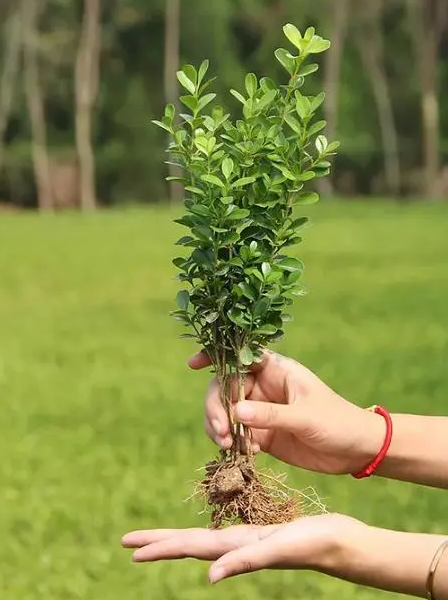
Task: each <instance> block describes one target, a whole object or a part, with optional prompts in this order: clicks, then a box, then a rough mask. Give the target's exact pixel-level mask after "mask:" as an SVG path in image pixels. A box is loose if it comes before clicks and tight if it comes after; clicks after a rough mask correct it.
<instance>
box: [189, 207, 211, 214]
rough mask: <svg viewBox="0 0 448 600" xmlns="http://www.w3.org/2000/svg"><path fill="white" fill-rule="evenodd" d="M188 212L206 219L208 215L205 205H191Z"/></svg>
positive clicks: (208, 211)
mask: <svg viewBox="0 0 448 600" xmlns="http://www.w3.org/2000/svg"><path fill="white" fill-rule="evenodd" d="M190 212H192V213H194V214H195V215H200V216H201V217H208V216H209V215H210V210H209V208H208V206H206V205H205V204H193V205H192V206H190Z"/></svg>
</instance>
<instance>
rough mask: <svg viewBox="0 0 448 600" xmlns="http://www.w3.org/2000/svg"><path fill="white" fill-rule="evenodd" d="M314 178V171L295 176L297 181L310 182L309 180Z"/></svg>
mask: <svg viewBox="0 0 448 600" xmlns="http://www.w3.org/2000/svg"><path fill="white" fill-rule="evenodd" d="M315 176H316V173H314V171H306V172H305V173H301V174H300V175H298V176H297V181H310V180H311V179H314V177H315Z"/></svg>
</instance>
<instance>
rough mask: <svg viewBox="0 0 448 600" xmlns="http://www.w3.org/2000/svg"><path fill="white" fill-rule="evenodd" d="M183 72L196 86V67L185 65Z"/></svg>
mask: <svg viewBox="0 0 448 600" xmlns="http://www.w3.org/2000/svg"><path fill="white" fill-rule="evenodd" d="M182 71H183V72H184V73H185V75H186V76H187V77H188V79H189V80H190V81H191V82H193V84H194V85H195V86H196V82H197V80H198V74H197V72H196V69H195V68H194V66H193V65H184V66H183V67H182Z"/></svg>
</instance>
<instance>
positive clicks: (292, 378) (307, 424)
mask: <svg viewBox="0 0 448 600" xmlns="http://www.w3.org/2000/svg"><path fill="white" fill-rule="evenodd" d="M189 365H190V367H191V368H192V369H201V368H203V367H205V366H208V365H210V360H209V359H208V357H207V356H206V355H205V354H204V353H203V352H200V353H198V354H196V355H195V356H193V357H192V358H191V359H190V361H189ZM245 394H246V398H247V399H248V401H243V402H237V403H235V404H234V413H235V419H236V420H237V421H239V422H241V423H243V424H244V425H247V426H249V427H250V428H251V430H252V435H253V439H252V441H253V445H254V451H255V452H257V451H258V450H260V449H261V450H263V451H264V452H268V453H269V454H271V455H272V456H275V457H276V458H279V459H280V460H282V461H284V462H286V463H289V464H292V465H296V466H299V467H302V468H304V469H308V470H312V471H318V472H321V473H333V474H341V473H353V472H356V471H359V470H360V469H362V468H363V467H364V466H365V465H366V464H368V463H369V462H370V460H371V459H372V458H373V457H374V456H375V455H376V453H377V452H378V450H379V449H380V447H381V444H382V442H383V440H384V434H385V429H384V422H383V419H382V417H381V416H378V415H376V414H375V413H371V412H369V411H365V410H363V409H361V408H360V407H358V406H355V405H354V404H351V403H350V402H348V401H346V400H344V398H342V397H341V396H339V395H338V394H337V393H336V392H334V391H333V390H332V389H330V388H329V387H328V386H327V385H325V384H324V383H323V382H322V381H321V380H320V379H319V378H318V377H317V376H316V375H314V373H312V372H311V371H309V370H308V369H307V368H306V367H304V366H303V365H301V364H299V363H298V362H296V361H294V360H292V359H290V358H285V357H283V356H281V355H279V354H276V353H274V352H271V351H266V352H265V353H264V357H263V361H262V362H261V363H260V364H256V365H254V366H253V368H252V371H251V373H249V374H248V376H247V378H246V384H245ZM234 402H236V390H235V397H234ZM205 428H206V431H207V434H208V435H209V437H210V438H211V439H212V440H214V441H215V442H216V443H217V444H218V445H219V446H220V447H221V448H223V449H228V448H230V446H231V444H232V438H231V436H230V428H229V421H228V417H227V414H226V411H225V410H224V408H223V406H222V404H221V401H220V398H219V388H218V383H217V381H216V379H213V380H212V382H211V384H210V387H209V390H208V394H207V398H206V402H205Z"/></svg>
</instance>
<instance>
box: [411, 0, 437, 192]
mask: <svg viewBox="0 0 448 600" xmlns="http://www.w3.org/2000/svg"><path fill="white" fill-rule="evenodd" d="M407 6H408V12H409V17H410V19H409V21H410V25H411V34H412V38H413V42H414V48H415V57H416V61H417V65H418V70H419V74H420V87H421V111H422V128H423V160H424V192H425V195H426V196H427V198H429V199H432V198H435V197H436V195H437V179H438V175H439V170H440V108H439V97H438V83H437V79H438V58H439V52H438V48H439V42H440V35H441V32H442V29H443V23H442V22H441V21H444V20H445V18H446V10H445V8H446V6H445V0H408V2H407Z"/></svg>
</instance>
